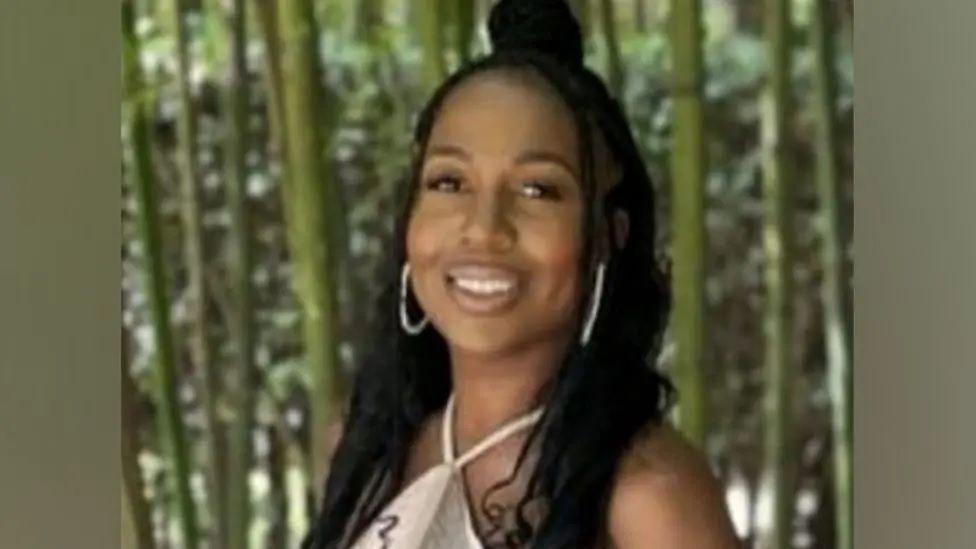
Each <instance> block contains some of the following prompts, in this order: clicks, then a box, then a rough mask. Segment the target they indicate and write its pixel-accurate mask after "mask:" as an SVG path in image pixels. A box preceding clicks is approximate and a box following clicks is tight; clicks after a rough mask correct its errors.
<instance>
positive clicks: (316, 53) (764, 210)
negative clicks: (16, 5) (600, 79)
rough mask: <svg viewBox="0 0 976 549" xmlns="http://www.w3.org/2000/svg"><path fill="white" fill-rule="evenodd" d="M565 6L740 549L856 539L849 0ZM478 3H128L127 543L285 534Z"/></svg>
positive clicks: (297, 514)
mask: <svg viewBox="0 0 976 549" xmlns="http://www.w3.org/2000/svg"><path fill="white" fill-rule="evenodd" d="M570 3H571V4H572V6H573V9H574V10H575V11H576V13H577V14H578V17H579V19H580V21H581V25H582V27H583V31H584V34H585V37H586V51H587V60H588V61H587V62H588V65H589V66H590V67H591V68H593V69H594V70H596V71H597V72H599V73H600V74H602V75H603V76H604V77H605V79H606V82H607V83H608V85H609V86H610V88H611V89H612V90H613V92H614V94H615V95H616V96H617V97H618V99H619V100H620V102H621V103H622V105H623V106H624V108H625V110H626V112H627V114H628V116H629V117H630V120H631V123H632V128H633V131H634V133H635V135H636V137H637V141H638V144H639V146H640V147H641V148H642V152H643V154H644V158H645V161H646V163H647V165H648V168H649V170H650V172H651V176H652V179H653V182H654V185H655V191H656V195H657V197H658V204H657V206H658V212H659V226H658V230H659V234H660V239H661V241H660V249H661V251H662V252H661V255H662V257H661V261H662V263H664V264H665V265H667V266H669V268H670V270H671V273H672V276H673V284H674V290H675V309H674V313H673V315H672V319H671V326H670V328H669V331H668V334H667V337H666V343H665V347H664V351H663V353H662V354H661V356H660V358H659V361H658V362H659V364H658V366H659V367H660V368H661V369H662V370H664V371H666V372H668V373H669V374H670V375H671V376H672V379H673V380H674V381H675V383H676V384H677V386H678V389H679V391H680V397H679V406H678V408H677V409H676V411H675V414H674V418H673V419H674V420H675V422H676V423H677V424H678V425H679V426H680V427H681V429H682V430H683V431H684V432H685V433H686V434H687V435H688V436H689V437H690V438H691V439H692V440H693V441H695V443H696V444H698V445H699V446H700V447H701V448H703V449H704V450H705V451H706V453H707V455H708V456H709V458H710V461H711V463H712V464H713V466H714V469H715V471H716V473H717V474H718V475H719V476H720V477H721V478H722V480H723V482H724V483H725V486H726V496H727V502H728V504H729V508H730V512H731V514H732V518H733V521H734V524H735V527H736V530H737V532H738V533H739V535H740V536H741V538H742V539H743V540H745V542H746V545H747V546H750V547H752V546H755V547H798V548H803V547H825V548H831V547H836V548H839V549H850V548H851V546H852V545H851V519H850V517H851V508H850V503H851V470H850V447H851V431H850V414H851V402H850V376H851V374H850V370H851V366H852V364H851V351H850V349H851V347H850V331H851V330H850V322H851V318H852V313H853V311H852V304H851V294H852V287H851V280H852V278H851V275H852V271H853V265H852V262H851V252H850V250H851V246H850V244H851V233H852V226H853V220H852V218H851V211H852V209H851V206H852V203H851V201H852V190H853V177H852V163H853V150H852V128H853V119H854V113H853V67H852V63H851V43H852V36H851V28H852V8H853V6H852V0H670V1H669V0H577V1H575V2H570ZM490 6H491V2H490V1H489V0H426V1H423V2H421V1H414V2H409V1H406V0H122V4H121V7H122V36H123V45H124V51H123V59H122V69H123V70H122V85H123V90H124V95H123V103H122V127H121V136H122V147H123V152H124V154H123V164H122V173H123V181H122V185H123V188H122V205H121V206H122V211H121V216H122V237H123V238H122V249H121V253H122V268H123V270H122V298H123V299H122V301H123V311H122V313H123V314H122V319H123V322H122V327H121V328H122V340H123V348H122V361H121V362H122V364H121V366H122V412H121V416H122V431H123V435H122V436H123V438H122V462H123V480H124V483H123V493H122V498H123V514H122V515H123V516H122V526H123V545H124V546H126V547H139V548H146V547H158V548H183V547H214V548H233V549H237V548H243V547H253V548H259V547H260V548H263V547H274V548H284V547H289V548H292V547H297V546H298V543H299V541H300V540H301V537H302V536H303V535H304V534H305V532H306V531H307V528H308V526H309V524H310V517H311V515H312V513H313V512H314V511H315V504H316V503H317V502H318V498H319V496H320V495H321V494H320V493H321V489H322V484H323V479H324V476H325V474H326V471H327V465H328V464H327V456H328V455H329V450H330V448H331V447H332V445H333V444H334V443H335V440H336V437H337V423H336V422H337V421H338V420H339V418H340V414H341V411H342V409H343V406H344V403H345V401H346V399H347V395H348V389H349V380H350V374H351V373H352V372H353V371H354V370H355V368H356V364H357V361H358V359H359V357H360V356H362V354H363V352H364V346H366V345H368V344H369V341H370V334H369V333H368V330H366V329H364V327H366V326H368V325H369V323H370V322H371V319H372V316H373V314H374V312H373V310H372V309H373V307H372V303H373V301H374V299H375V297H376V293H377V291H378V289H379V287H380V285H379V276H380V275H381V272H380V266H381V265H382V261H383V259H384V254H385V253H386V251H387V250H389V249H390V245H389V242H390V237H391V233H392V228H393V227H392V225H393V214H394V208H395V196H396V195H395V190H396V188H397V185H398V181H399V180H400V178H401V177H402V176H404V175H405V174H406V170H407V167H408V164H407V163H408V158H409V156H408V155H409V145H410V131H411V129H412V123H413V122H414V120H415V117H416V114H417V112H418V110H419V108H420V107H421V105H422V104H423V103H424V101H425V100H426V98H427V96H428V94H429V93H430V92H431V90H432V89H433V88H434V87H435V86H436V85H437V84H438V83H439V82H440V81H441V80H442V79H443V78H444V77H445V76H446V74H448V73H449V72H450V71H451V70H453V69H454V68H456V67H457V66H458V65H459V64H460V63H462V62H463V61H464V60H466V59H470V58H471V57H473V56H476V55H478V54H481V53H483V52H485V51H486V49H487V37H486V34H485V30H484V21H485V18H486V15H487V13H488V10H489V9H490Z"/></svg>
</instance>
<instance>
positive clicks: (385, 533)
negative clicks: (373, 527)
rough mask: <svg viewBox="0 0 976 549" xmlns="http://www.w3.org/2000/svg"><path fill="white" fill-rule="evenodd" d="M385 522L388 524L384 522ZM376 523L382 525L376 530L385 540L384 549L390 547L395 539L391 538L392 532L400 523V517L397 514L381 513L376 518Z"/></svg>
mask: <svg viewBox="0 0 976 549" xmlns="http://www.w3.org/2000/svg"><path fill="white" fill-rule="evenodd" d="M384 522H385V523H386V524H383V523H384ZM376 524H379V525H381V526H380V527H379V529H378V530H377V531H376V535H377V536H379V538H380V541H382V542H383V549H389V547H390V544H391V543H393V540H392V539H390V538H389V535H390V532H392V531H393V529H394V528H396V526H397V525H398V524H400V517H399V516H397V515H381V516H379V517H378V518H377V519H376Z"/></svg>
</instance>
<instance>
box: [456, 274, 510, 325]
mask: <svg viewBox="0 0 976 549" xmlns="http://www.w3.org/2000/svg"><path fill="white" fill-rule="evenodd" d="M445 283H446V286H447V292H448V294H449V295H450V296H451V298H452V299H453V300H454V302H455V303H456V304H457V306H458V308H460V309H461V310H462V311H464V312H465V313H468V314H472V315H490V314H498V313H500V312H504V311H506V310H507V309H509V308H511V307H512V305H514V303H515V301H516V300H517V299H518V296H519V293H520V289H521V288H520V284H519V277H518V275H517V273H515V272H513V271H512V270H510V269H507V268H504V267H499V266H495V265H484V264H466V265H454V266H452V267H451V268H449V269H447V274H446V276H445Z"/></svg>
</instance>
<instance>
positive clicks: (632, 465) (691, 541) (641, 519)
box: [607, 422, 738, 549]
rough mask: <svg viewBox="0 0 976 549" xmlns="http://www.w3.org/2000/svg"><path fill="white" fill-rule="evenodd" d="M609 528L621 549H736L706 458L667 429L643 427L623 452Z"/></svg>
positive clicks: (721, 496) (664, 426) (656, 425)
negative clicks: (733, 548)
mask: <svg viewBox="0 0 976 549" xmlns="http://www.w3.org/2000/svg"><path fill="white" fill-rule="evenodd" d="M607 522H608V524H607V533H608V534H609V537H610V539H611V541H612V542H613V546H615V547H618V548H620V549H631V548H642V547H658V548H662V547H663V548H669V547H674V548H677V547H680V548H682V549H696V548H702V549H720V548H721V549H724V548H732V547H738V542H737V541H736V537H735V533H734V531H733V529H732V524H731V521H730V520H729V516H728V512H727V510H726V506H725V498H724V494H723V489H722V485H721V483H720V482H719V481H718V479H717V478H716V477H715V476H714V475H713V474H712V472H711V469H710V467H709V466H708V461H707V460H706V459H705V456H704V455H703V454H702V453H701V452H700V451H699V450H697V449H696V448H695V447H694V446H692V445H691V444H690V443H689V442H688V441H687V440H686V439H685V438H684V437H683V436H682V435H681V434H680V433H678V432H677V431H676V430H675V429H674V428H672V427H671V426H669V425H667V424H661V423H656V422H655V423H654V424H653V425H651V424H649V425H647V426H645V427H644V428H643V429H642V430H641V431H640V432H639V433H638V434H637V435H636V436H635V437H634V440H633V442H632V443H631V444H630V446H629V448H628V449H627V450H626V451H625V452H624V455H623V456H622V458H621V462H620V465H619V466H618V469H617V474H616V476H615V479H614V484H613V488H612V492H611V497H610V506H609V509H608V513H607Z"/></svg>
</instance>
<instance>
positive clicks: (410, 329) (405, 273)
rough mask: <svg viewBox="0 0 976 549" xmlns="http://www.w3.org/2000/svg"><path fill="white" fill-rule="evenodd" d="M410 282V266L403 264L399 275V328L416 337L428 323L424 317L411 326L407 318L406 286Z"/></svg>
mask: <svg viewBox="0 0 976 549" xmlns="http://www.w3.org/2000/svg"><path fill="white" fill-rule="evenodd" d="M409 281H410V264H409V263H404V264H403V270H402V271H401V274H400V326H402V327H403V331H405V332H407V333H408V334H410V335H417V334H419V333H420V332H422V331H424V328H426V327H427V323H428V322H429V321H430V319H429V318H427V315H424V318H423V320H421V321H420V322H418V323H416V324H411V323H410V319H409V318H407V285H408V284H409Z"/></svg>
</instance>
